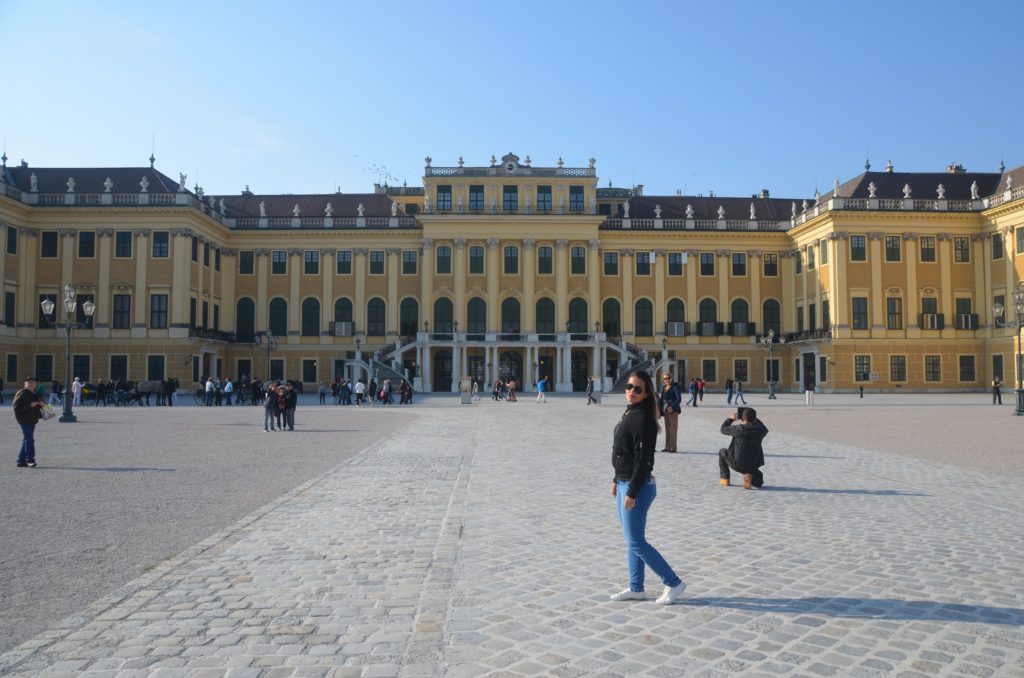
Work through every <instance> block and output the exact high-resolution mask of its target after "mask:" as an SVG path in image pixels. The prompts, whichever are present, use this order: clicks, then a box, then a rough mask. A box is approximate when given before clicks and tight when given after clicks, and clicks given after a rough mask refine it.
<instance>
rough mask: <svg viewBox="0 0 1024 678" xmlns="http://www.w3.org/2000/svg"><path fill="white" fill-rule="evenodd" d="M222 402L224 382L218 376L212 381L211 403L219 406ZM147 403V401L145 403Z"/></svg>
mask: <svg viewBox="0 0 1024 678" xmlns="http://www.w3.org/2000/svg"><path fill="white" fill-rule="evenodd" d="M223 402H224V382H222V381H221V380H220V378H219V377H218V379H217V381H215V382H213V404H214V405H215V406H216V407H220V406H221V404H222V403H223ZM147 404H148V403H147Z"/></svg>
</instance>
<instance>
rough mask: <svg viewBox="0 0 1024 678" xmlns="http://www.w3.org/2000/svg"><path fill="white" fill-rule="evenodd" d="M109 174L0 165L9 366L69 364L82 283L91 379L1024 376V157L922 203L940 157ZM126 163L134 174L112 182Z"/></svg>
mask: <svg viewBox="0 0 1024 678" xmlns="http://www.w3.org/2000/svg"><path fill="white" fill-rule="evenodd" d="M1018 171H1019V170H1018ZM113 172H114V171H113V170H105V169H102V168H98V169H85V170H82V169H76V170H60V169H52V168H40V169H34V168H28V167H21V168H6V167H5V168H4V172H3V174H2V175H0V177H2V178H3V181H4V183H3V184H0V187H2V188H3V191H4V195H3V197H0V222H2V225H3V233H2V236H3V239H2V243H3V246H4V254H3V256H2V257H0V280H2V281H3V292H4V294H3V297H2V300H0V301H2V304H3V309H2V314H0V317H2V320H3V324H2V325H0V351H2V352H3V354H4V362H3V364H2V368H3V374H4V377H5V379H6V381H7V382H8V384H9V385H14V384H15V383H16V382H17V381H18V379H19V378H21V377H23V376H25V375H27V374H29V373H39V376H42V377H44V378H49V377H56V378H59V379H61V380H63V375H64V373H65V368H64V349H65V339H64V334H63V331H61V330H56V329H53V328H52V327H50V326H49V324H48V323H47V322H46V319H45V318H41V317H40V316H41V314H40V310H39V302H40V300H41V298H43V296H44V295H54V296H55V297H56V298H57V301H58V302H59V301H60V298H61V296H62V292H61V290H62V288H63V287H64V286H65V285H67V284H71V285H73V286H75V288H76V289H77V291H78V294H79V296H80V298H81V299H84V298H86V297H85V295H90V298H92V299H94V300H95V303H96V314H95V317H94V318H93V320H92V324H91V326H90V327H89V328H86V329H80V330H76V331H75V336H74V344H73V353H74V355H75V356H78V357H77V358H76V359H75V368H74V369H75V370H76V371H82V372H84V373H85V375H84V376H85V377H86V378H88V379H90V380H92V381H97V380H99V379H101V378H102V379H111V378H112V377H121V378H127V379H129V380H143V379H147V378H169V377H173V378H178V379H179V380H180V381H181V382H182V384H183V385H185V386H188V385H190V384H191V383H192V382H193V380H195V379H197V378H199V377H200V376H205V375H214V376H220V377H228V376H231V377H234V378H236V379H237V378H239V377H246V378H251V377H252V376H259V377H261V378H265V377H266V376H267V374H268V371H269V373H270V374H271V375H272V376H273V377H277V378H280V377H284V378H289V379H295V380H300V381H303V382H304V383H305V384H306V385H307V387H309V386H313V385H315V384H316V383H317V382H320V381H324V382H329V381H330V380H331V379H332V378H333V377H335V376H339V375H342V376H346V377H357V376H363V375H365V374H373V373H378V374H380V375H388V376H393V377H398V376H408V377H409V378H410V379H413V380H414V381H415V384H416V386H417V388H419V389H420V390H424V391H451V390H454V389H455V388H457V379H456V377H457V376H458V375H461V374H468V375H472V376H473V377H474V378H476V379H477V380H479V381H481V382H483V383H489V382H491V381H492V380H493V379H494V378H495V377H498V376H502V377H508V376H515V377H516V378H517V379H518V381H519V382H520V383H521V384H523V385H526V386H529V385H531V384H532V383H534V382H535V381H536V380H537V379H538V378H539V377H540V376H547V377H549V378H550V379H549V382H550V383H552V385H553V386H554V388H555V390H558V391H566V390H579V389H582V388H583V387H584V386H585V382H586V378H587V376H588V375H591V374H596V375H601V376H602V377H603V384H602V385H603V386H604V388H606V389H607V388H611V387H612V385H613V383H614V382H615V381H616V379H617V378H619V377H621V374H622V372H623V370H624V369H625V368H626V367H627V366H628V365H638V364H639V365H645V366H647V367H649V368H650V369H654V370H665V371H672V372H673V373H674V374H675V375H676V376H677V378H678V379H680V380H688V379H689V378H690V377H693V376H702V377H705V378H706V379H707V381H708V382H709V384H708V388H709V389H712V390H714V389H721V388H722V387H723V384H724V381H725V379H727V378H737V377H739V378H743V379H744V381H745V382H746V388H747V390H751V391H754V390H763V389H765V388H766V386H767V380H768V377H769V369H768V358H769V355H771V358H772V359H773V360H775V361H777V382H778V385H779V387H780V388H781V389H783V390H790V391H793V390H796V391H799V390H803V389H804V388H814V389H816V390H819V391H824V392H836V391H852V390H856V389H858V388H860V387H861V386H864V387H865V388H868V389H872V390H883V391H896V390H915V391H917V390H982V389H985V388H987V387H988V385H989V384H990V381H991V379H992V377H993V376H995V374H996V373H997V372H1000V373H1001V374H999V376H1001V377H1003V379H1004V380H1005V381H1006V382H1007V383H1012V381H1013V361H1014V354H1015V353H1016V350H1015V347H1014V345H1013V340H1014V335H1013V334H1012V332H1011V330H1007V329H1002V328H1000V327H998V326H997V324H998V323H995V322H994V321H995V320H996V319H995V318H993V315H992V305H993V302H994V301H996V300H1000V298H1001V300H1002V302H1003V303H1004V304H1005V305H1006V306H1008V307H1011V310H1008V311H1007V314H1008V315H1009V316H1011V317H1012V315H1013V311H1012V303H1011V302H1010V299H1011V294H1012V291H1013V289H1014V287H1015V285H1017V284H1019V281H1020V280H1021V279H1022V276H1024V253H1022V251H1021V250H1022V248H1024V235H1022V229H1024V199H1022V198H1024V194H1022V193H1021V190H1020V188H1019V187H1017V188H1015V187H1013V178H1014V177H1015V176H1016V174H1015V173H1014V172H1006V173H1001V174H991V175H988V174H978V175H967V174H965V173H964V172H963V171H962V170H959V168H951V169H950V174H949V175H948V177H947V178H946V179H945V181H944V183H946V184H947V185H949V186H950V189H949V191H950V195H948V196H946V195H944V191H945V190H946V189H944V188H943V187H942V186H941V185H940V186H939V187H938V188H939V190H938V194H937V197H935V198H928V199H920V198H911V197H910V195H909V192H910V190H911V188H912V184H913V190H914V191H915V192H920V186H923V185H926V184H928V185H930V186H934V185H935V183H937V182H938V181H942V179H943V176H944V174H943V173H935V174H934V175H933V174H915V175H910V174H906V175H894V174H893V173H891V172H890V173H888V174H886V173H865V174H864V175H861V176H860V177H858V178H857V179H855V180H851V182H848V183H847V184H846V185H844V186H843V187H839V186H838V185H837V188H836V190H834V191H833V192H831V193H830V194H828V195H826V196H819V197H818V198H817V199H816V201H814V202H813V203H812V202H808V203H807V205H806V206H804V205H801V207H800V208H799V209H798V208H797V201H795V200H792V201H791V200H779V199H773V198H769V197H768V196H767V194H766V193H765V194H762V195H759V196H752V197H751V198H750V199H746V198H716V197H713V196H708V197H702V196H644V195H643V194H642V191H640V190H637V189H631V190H623V189H600V188H598V177H597V174H596V169H595V167H594V163H593V161H591V163H590V164H589V166H587V167H574V168H567V167H564V165H562V164H561V163H559V164H558V166H556V167H533V166H532V165H531V163H529V162H528V159H527V161H520V159H519V158H518V157H517V156H515V155H512V154H508V155H506V156H505V157H503V158H502V159H501V160H500V161H498V160H497V159H496V158H494V159H492V163H491V164H490V165H485V166H481V167H467V166H465V165H464V164H463V163H461V162H460V163H459V164H458V166H456V167H433V166H432V165H431V163H430V160H429V159H428V161H427V164H426V167H425V170H424V177H423V186H422V187H414V188H408V187H406V188H400V189H394V188H386V187H376V191H375V192H374V193H372V194H356V195H345V196H342V195H340V194H335V195H313V196H283V195H275V196H253V195H251V194H249V193H245V194H243V195H242V196H223V197H220V198H218V199H217V200H215V199H214V198H210V197H209V196H203V195H202V194H201V193H199V192H198V191H197V192H196V193H193V192H192V191H188V190H187V189H185V187H184V186H181V185H176V182H174V181H173V180H171V179H169V178H168V177H166V176H165V175H162V174H160V173H159V172H156V170H154V169H153V168H139V169H132V168H129V169H122V170H116V173H117V174H116V175H114V176H116V178H115V179H114V180H111V179H110V176H111V175H113V174H112V173H113ZM70 173H77V174H78V179H77V180H75V181H71V182H69V180H70V179H73V178H74V177H71V176H68V175H69V174H70ZM105 176H106V179H105V183H102V184H101V183H100V182H101V181H103V180H104V177H105ZM126 177H132V179H131V180H130V184H131V185H132V190H131V191H130V192H126V193H121V192H118V191H119V190H122V189H118V190H117V191H115V190H113V189H114V188H117V187H119V186H123V185H124V184H125V183H127V182H128V181H129V180H128V179H126ZM138 177H143V178H144V179H145V181H144V182H143V184H146V185H143V186H142V190H140V189H139V188H138V187H137V186H136V182H137V181H138ZM147 177H148V179H147ZM969 179H970V180H973V182H974V185H973V186H972V187H971V188H970V191H971V195H970V196H968V195H966V191H967V188H966V186H967V181H968V180H969ZM904 181H905V182H906V183H905V187H904V190H903V192H902V194H901V193H900V192H899V191H897V190H896V189H897V188H898V187H899V186H898V184H899V183H902V182H904ZM876 182H877V183H878V185H879V186H878V187H876V186H875V184H876ZM979 182H980V183H981V184H982V185H983V186H982V188H983V189H985V187H988V190H981V192H979V191H978V189H977V186H978V184H979ZM111 184H113V186H112V185H111ZM869 184H870V186H869ZM65 186H66V188H65ZM894 187H895V188H894ZM876 190H877V191H878V193H879V194H878V195H876V193H875V192H876ZM865 191H870V193H865ZM958 191H959V193H961V194H963V195H960V194H956V195H954V194H955V193H957V192H958ZM197 193H198V194H197ZM975 194H977V195H975ZM865 195H870V197H863V196H865ZM1000 245H1001V247H1000ZM1000 249H1001V252H1000ZM163 300H166V307H163V306H162V305H161V304H163V303H164V301H163ZM164 308H166V313H165V314H164V313H163V309H164ZM769 328H771V329H773V330H774V331H775V339H776V341H775V342H773V343H772V344H771V350H770V352H769V346H768V344H767V343H766V342H765V333H766V332H767V330H768V329H769ZM268 330H272V331H273V332H274V334H275V335H278V337H279V339H280V345H279V347H277V348H276V350H274V351H272V352H269V353H268V352H266V351H264V350H263V349H262V346H256V345H254V343H253V342H252V338H253V336H254V335H259V334H262V333H265V332H267V331H268ZM263 346H265V344H264V345H263ZM389 368H390V370H389ZM76 376H83V375H76Z"/></svg>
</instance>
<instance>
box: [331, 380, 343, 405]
mask: <svg viewBox="0 0 1024 678" xmlns="http://www.w3.org/2000/svg"><path fill="white" fill-rule="evenodd" d="M340 400H341V386H339V385H338V380H337V378H335V379H334V381H332V382H331V402H332V403H333V404H335V405H337V404H338V403H339V402H340Z"/></svg>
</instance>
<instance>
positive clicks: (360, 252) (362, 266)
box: [352, 247, 430, 363]
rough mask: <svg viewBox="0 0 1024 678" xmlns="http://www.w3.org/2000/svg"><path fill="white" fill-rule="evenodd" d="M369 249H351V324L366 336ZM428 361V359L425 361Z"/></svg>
mask: <svg viewBox="0 0 1024 678" xmlns="http://www.w3.org/2000/svg"><path fill="white" fill-rule="evenodd" d="M368 254H369V250H368V249H367V248H365V247H356V248H355V249H353V250H352V256H354V257H355V259H356V260H355V263H354V265H353V269H352V271H353V274H354V278H355V284H356V285H355V286H356V290H355V299H353V300H352V324H354V325H355V335H356V336H359V335H362V336H364V337H365V336H366V257H367V255H368ZM429 362H430V361H429V360H428V361H427V363H429Z"/></svg>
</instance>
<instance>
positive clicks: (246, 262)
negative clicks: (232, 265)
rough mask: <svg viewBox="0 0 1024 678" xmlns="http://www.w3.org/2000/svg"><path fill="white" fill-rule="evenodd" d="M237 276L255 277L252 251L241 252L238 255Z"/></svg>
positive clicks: (254, 262) (254, 256)
mask: <svg viewBox="0 0 1024 678" xmlns="http://www.w3.org/2000/svg"><path fill="white" fill-rule="evenodd" d="M238 274H239V275H255V274H256V253H255V252H253V251H252V250H248V251H243V252H239V253H238Z"/></svg>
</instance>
